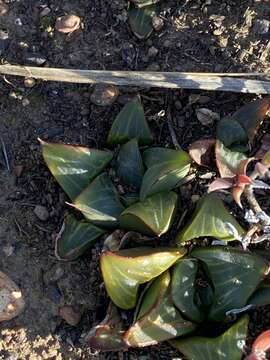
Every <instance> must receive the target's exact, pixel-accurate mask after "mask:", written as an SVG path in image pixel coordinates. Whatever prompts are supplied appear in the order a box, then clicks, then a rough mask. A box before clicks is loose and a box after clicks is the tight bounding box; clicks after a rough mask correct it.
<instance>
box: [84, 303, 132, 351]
mask: <svg viewBox="0 0 270 360" xmlns="http://www.w3.org/2000/svg"><path fill="white" fill-rule="evenodd" d="M123 333H124V327H123V323H122V319H121V317H120V316H119V313H118V311H117V308H116V306H114V305H113V304H112V303H111V304H110V305H109V308H108V311H107V315H106V317H105V319H104V320H103V321H102V322H101V323H100V324H99V325H97V326H95V327H93V328H92V329H91V330H90V331H89V333H88V334H87V335H86V336H85V338H84V341H85V342H86V343H87V345H89V346H90V347H91V348H93V349H95V350H99V351H121V350H125V349H127V345H126V343H125V342H124V340H123Z"/></svg>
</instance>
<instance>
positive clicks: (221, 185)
mask: <svg viewBox="0 0 270 360" xmlns="http://www.w3.org/2000/svg"><path fill="white" fill-rule="evenodd" d="M233 185H234V178H223V179H222V178H218V179H216V180H214V181H213V182H212V183H211V184H210V185H209V187H208V192H209V193H210V192H213V191H219V190H224V189H229V188H231V187H233Z"/></svg>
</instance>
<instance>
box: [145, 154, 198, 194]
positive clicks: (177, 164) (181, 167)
mask: <svg viewBox="0 0 270 360" xmlns="http://www.w3.org/2000/svg"><path fill="white" fill-rule="evenodd" d="M143 160H144V162H145V164H146V166H147V167H148V169H147V171H146V173H145V174H144V177H143V180H142V186H141V190H140V199H141V200H144V199H145V198H146V197H147V196H150V195H153V194H155V193H158V192H162V191H170V190H172V189H173V188H174V187H176V186H177V184H178V183H179V181H180V180H181V179H183V178H184V177H185V176H186V175H187V174H188V172H189V169H190V162H191V159H190V157H189V155H188V154H187V153H186V152H185V151H182V150H173V149H164V148H159V147H157V148H150V149H147V150H146V151H145V152H144V153H143Z"/></svg>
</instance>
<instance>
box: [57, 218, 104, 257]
mask: <svg viewBox="0 0 270 360" xmlns="http://www.w3.org/2000/svg"><path fill="white" fill-rule="evenodd" d="M104 233H105V230H103V229H100V228H98V227H96V226H94V225H92V224H90V223H89V222H86V221H82V220H81V221H78V220H76V219H75V217H74V216H73V215H68V216H66V218H65V220H64V223H63V226H62V229H61V231H60V233H59V234H58V236H57V238H56V242H55V254H56V256H57V258H58V259H60V260H75V259H77V258H78V257H79V256H81V255H82V254H83V253H84V252H85V251H86V250H87V249H88V248H89V247H90V246H92V245H93V244H94V243H95V241H96V239H97V238H99V237H100V236H101V235H103V234H104Z"/></svg>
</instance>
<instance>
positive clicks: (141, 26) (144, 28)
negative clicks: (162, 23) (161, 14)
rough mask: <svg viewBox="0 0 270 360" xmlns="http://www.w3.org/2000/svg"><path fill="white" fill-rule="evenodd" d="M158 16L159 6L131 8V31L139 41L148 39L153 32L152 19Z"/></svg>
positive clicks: (129, 16)
mask: <svg viewBox="0 0 270 360" xmlns="http://www.w3.org/2000/svg"><path fill="white" fill-rule="evenodd" d="M155 15H157V6H156V5H149V6H145V7H143V8H136V7H131V8H130V9H129V11H128V18H129V24H130V27H131V30H132V31H133V33H134V35H136V36H137V38H139V39H147V38H148V37H149V36H150V35H151V34H152V32H153V25H152V18H153V17H154V16H155Z"/></svg>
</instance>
